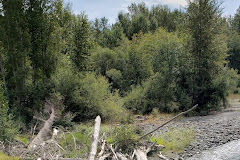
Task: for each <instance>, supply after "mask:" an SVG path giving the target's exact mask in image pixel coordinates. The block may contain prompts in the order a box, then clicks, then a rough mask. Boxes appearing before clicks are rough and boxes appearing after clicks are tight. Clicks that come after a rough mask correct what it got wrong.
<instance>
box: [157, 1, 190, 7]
mask: <svg viewBox="0 0 240 160" xmlns="http://www.w3.org/2000/svg"><path fill="white" fill-rule="evenodd" d="M159 1H160V2H162V3H164V4H172V5H181V6H186V5H187V1H186V0H159Z"/></svg>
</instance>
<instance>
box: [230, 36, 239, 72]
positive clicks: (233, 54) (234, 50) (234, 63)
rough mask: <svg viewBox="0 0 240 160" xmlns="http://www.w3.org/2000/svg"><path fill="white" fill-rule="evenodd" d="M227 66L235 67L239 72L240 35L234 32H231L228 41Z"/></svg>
mask: <svg viewBox="0 0 240 160" xmlns="http://www.w3.org/2000/svg"><path fill="white" fill-rule="evenodd" d="M228 48H229V50H228V55H229V56H228V57H227V59H228V60H229V63H228V64H229V67H231V68H234V69H237V70H238V73H240V35H239V34H238V33H236V32H234V33H232V34H231V37H230V38H229V41H228Z"/></svg>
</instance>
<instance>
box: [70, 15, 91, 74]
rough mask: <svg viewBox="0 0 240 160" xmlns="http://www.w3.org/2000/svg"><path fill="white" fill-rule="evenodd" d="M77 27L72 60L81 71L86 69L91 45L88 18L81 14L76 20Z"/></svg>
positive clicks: (74, 31)
mask: <svg viewBox="0 0 240 160" xmlns="http://www.w3.org/2000/svg"><path fill="white" fill-rule="evenodd" d="M75 21H76V22H75V23H74V24H75V26H74V29H73V35H74V36H73V37H74V40H73V41H74V49H73V53H72V54H71V58H72V60H73V62H74V64H75V65H76V67H77V69H78V70H79V71H82V70H84V69H85V66H86V61H85V59H86V58H87V56H88V55H89V49H90V47H91V43H90V38H89V37H90V24H89V23H88V19H87V16H86V15H85V14H83V13H82V14H80V15H78V16H77V17H76V19H75Z"/></svg>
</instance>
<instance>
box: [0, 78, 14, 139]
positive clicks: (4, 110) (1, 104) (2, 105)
mask: <svg viewBox="0 0 240 160" xmlns="http://www.w3.org/2000/svg"><path fill="white" fill-rule="evenodd" d="M0 123H1V126H0V141H3V142H5V141H6V140H12V139H13V138H14V136H15V135H16V133H17V131H18V130H17V126H16V125H15V123H14V121H13V115H12V114H10V113H9V108H8V102H7V100H6V97H5V96H4V90H3V88H2V84H1V82H0Z"/></svg>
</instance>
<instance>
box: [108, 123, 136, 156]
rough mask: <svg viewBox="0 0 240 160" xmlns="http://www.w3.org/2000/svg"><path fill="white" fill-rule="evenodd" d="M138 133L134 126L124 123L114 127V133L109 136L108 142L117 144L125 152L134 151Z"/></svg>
mask: <svg viewBox="0 0 240 160" xmlns="http://www.w3.org/2000/svg"><path fill="white" fill-rule="evenodd" d="M137 138H138V135H137V134H136V129H135V128H134V127H133V126H128V125H122V126H117V127H116V128H114V130H113V133H112V134H111V135H110V136H109V137H108V138H107V142H108V143H111V144H113V143H114V144H117V145H118V147H119V149H121V150H122V152H123V153H132V152H133V149H135V146H136V144H137V143H138V141H137Z"/></svg>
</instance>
